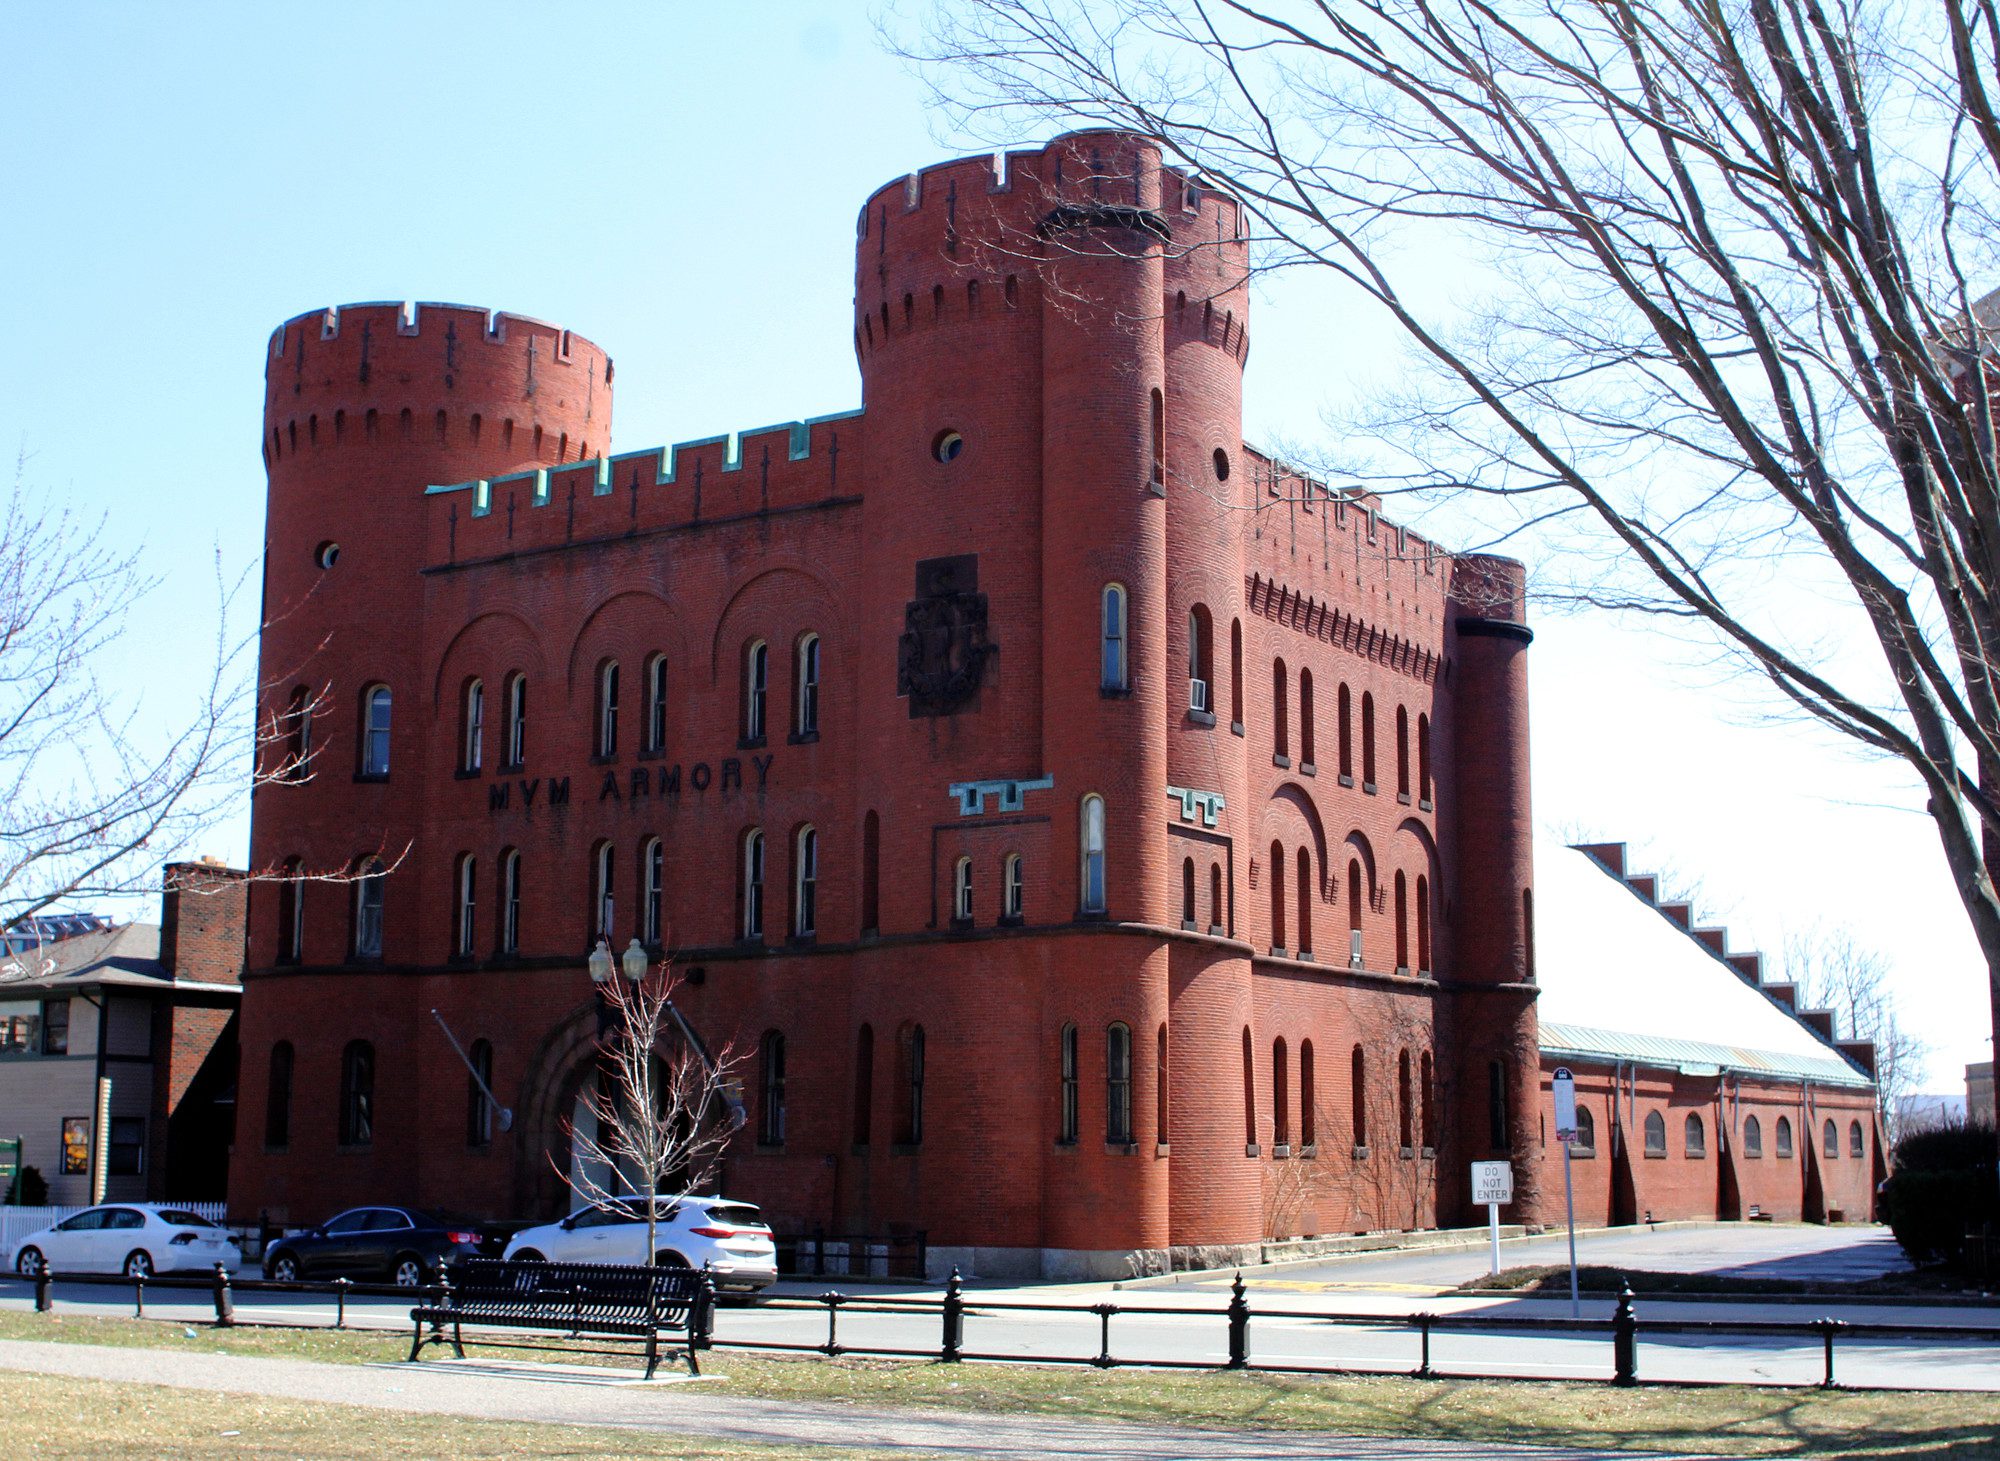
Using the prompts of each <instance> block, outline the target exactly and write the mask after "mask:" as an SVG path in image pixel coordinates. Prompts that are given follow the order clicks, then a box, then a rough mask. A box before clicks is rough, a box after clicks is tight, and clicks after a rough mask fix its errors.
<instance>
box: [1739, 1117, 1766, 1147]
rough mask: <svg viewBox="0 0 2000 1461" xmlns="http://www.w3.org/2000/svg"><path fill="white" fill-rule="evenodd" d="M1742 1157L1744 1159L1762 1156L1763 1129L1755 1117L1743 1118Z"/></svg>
mask: <svg viewBox="0 0 2000 1461" xmlns="http://www.w3.org/2000/svg"><path fill="white" fill-rule="evenodd" d="M1743 1155H1744V1156H1746V1157H1761V1156H1763V1155H1764V1127H1763V1124H1762V1123H1761V1122H1759V1121H1758V1120H1757V1118H1756V1117H1755V1116H1745V1117H1744V1118H1743Z"/></svg>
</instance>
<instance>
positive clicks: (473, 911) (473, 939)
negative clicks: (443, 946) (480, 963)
mask: <svg viewBox="0 0 2000 1461" xmlns="http://www.w3.org/2000/svg"><path fill="white" fill-rule="evenodd" d="M478 892H479V859H478V858H476V857H474V856H473V855H472V854H471V853H469V852H468V853H463V854H461V855H460V857H459V859H458V887H457V888H456V889H455V890H454V894H453V897H454V904H455V909H456V914H457V918H456V922H455V925H454V927H453V930H452V940H451V951H452V952H453V953H454V954H456V955H458V957H459V958H461V959H469V958H471V957H472V950H473V947H474V945H475V944H476V943H477V942H478V937H479V931H478V929H477V928H476V927H475V926H474V919H475V917H476V916H477V913H478V903H479V899H478Z"/></svg>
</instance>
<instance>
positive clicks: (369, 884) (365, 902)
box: [353, 858, 384, 959]
mask: <svg viewBox="0 0 2000 1461" xmlns="http://www.w3.org/2000/svg"><path fill="white" fill-rule="evenodd" d="M383 872H384V869H383V867H382V860H381V859H380V858H375V859H373V860H371V861H370V862H369V863H368V865H367V867H366V868H365V869H363V871H362V874H361V876H360V877H358V878H356V879H355V880H354V939H353V947H354V957H355V958H357V959H379V958H381V957H382V880H383Z"/></svg>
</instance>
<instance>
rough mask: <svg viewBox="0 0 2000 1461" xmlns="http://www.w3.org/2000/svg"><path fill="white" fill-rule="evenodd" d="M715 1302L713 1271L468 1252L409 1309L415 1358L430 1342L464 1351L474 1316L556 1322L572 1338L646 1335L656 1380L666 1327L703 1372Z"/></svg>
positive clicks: (538, 1325) (694, 1370)
mask: <svg viewBox="0 0 2000 1461" xmlns="http://www.w3.org/2000/svg"><path fill="white" fill-rule="evenodd" d="M714 1305H715V1297H714V1294H713V1292H712V1291H711V1290H710V1288H709V1287H708V1283H707V1278H706V1276H705V1275H703V1274H700V1273H697V1272H695V1271H694V1270H693V1269H690V1268H642V1267H637V1266H629V1267H628V1266H624V1265H617V1264H609V1263H520V1262H515V1261H511V1260H508V1259H500V1258H468V1259H464V1260H462V1261H460V1262H458V1263H454V1264H452V1265H451V1267H450V1269H449V1270H447V1271H446V1272H445V1274H444V1275H443V1279H442V1281H441V1282H440V1283H438V1285H437V1286H436V1287H435V1288H434V1289H433V1290H432V1291H431V1293H430V1294H429V1295H428V1296H427V1297H426V1299H425V1301H424V1302H423V1303H421V1304H419V1305H417V1306H416V1307H415V1308H414V1309H412V1310H410V1322H411V1323H413V1324H415V1325H416V1334H415V1337H414V1338H413V1339H412V1340H411V1342H410V1358H411V1359H412V1360H414V1359H416V1357H417V1356H418V1355H419V1354H420V1353H422V1352H423V1348H424V1346H425V1345H427V1344H449V1345H451V1347H452V1352H453V1353H454V1354H456V1355H457V1356H458V1357H459V1358H460V1359H464V1358H465V1340H464V1333H463V1326H464V1325H467V1324H475V1325H480V1326H483V1327H487V1328H495V1329H542V1330H554V1331H557V1332H559V1333H561V1334H563V1335H565V1336H567V1337H569V1338H571V1339H576V1338H581V1337H583V1336H590V1337H592V1338H618V1339H627V1338H629V1339H644V1340H645V1341H646V1378H647V1379H649V1380H650V1379H652V1378H653V1372H654V1371H655V1370H656V1369H658V1368H659V1364H660V1335H661V1333H662V1332H667V1333H679V1334H680V1335H681V1336H682V1347H683V1348H684V1349H685V1351H686V1354H687V1367H688V1373H689V1374H691V1375H698V1374H700V1373H701V1368H700V1366H699V1364H698V1363H697V1361H696V1359H695V1351H697V1350H699V1349H705V1348H707V1344H708V1336H709V1334H710V1332H711V1326H712V1322H713V1316H714V1312H715V1309H714ZM426 1325H428V1326H429V1327H430V1333H429V1334H426V1333H425V1332H424V1329H425V1326H426ZM446 1326H449V1327H450V1330H451V1333H450V1335H449V1337H447V1336H446V1334H445V1328H446Z"/></svg>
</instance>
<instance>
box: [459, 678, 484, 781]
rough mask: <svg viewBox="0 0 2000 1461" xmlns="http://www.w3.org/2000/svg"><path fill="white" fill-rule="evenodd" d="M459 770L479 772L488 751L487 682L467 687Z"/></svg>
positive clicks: (460, 740)
mask: <svg viewBox="0 0 2000 1461" xmlns="http://www.w3.org/2000/svg"><path fill="white" fill-rule="evenodd" d="M458 744H459V754H458V769H459V770H461V771H477V770H478V769H479V766H480V760H481V757H482V755H483V753H484V752H485V749H486V682H485V681H484V680H472V681H469V682H468V683H467V684H466V687H465V724H464V726H463V728H462V733H461V735H460V737H459V743H458Z"/></svg>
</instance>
